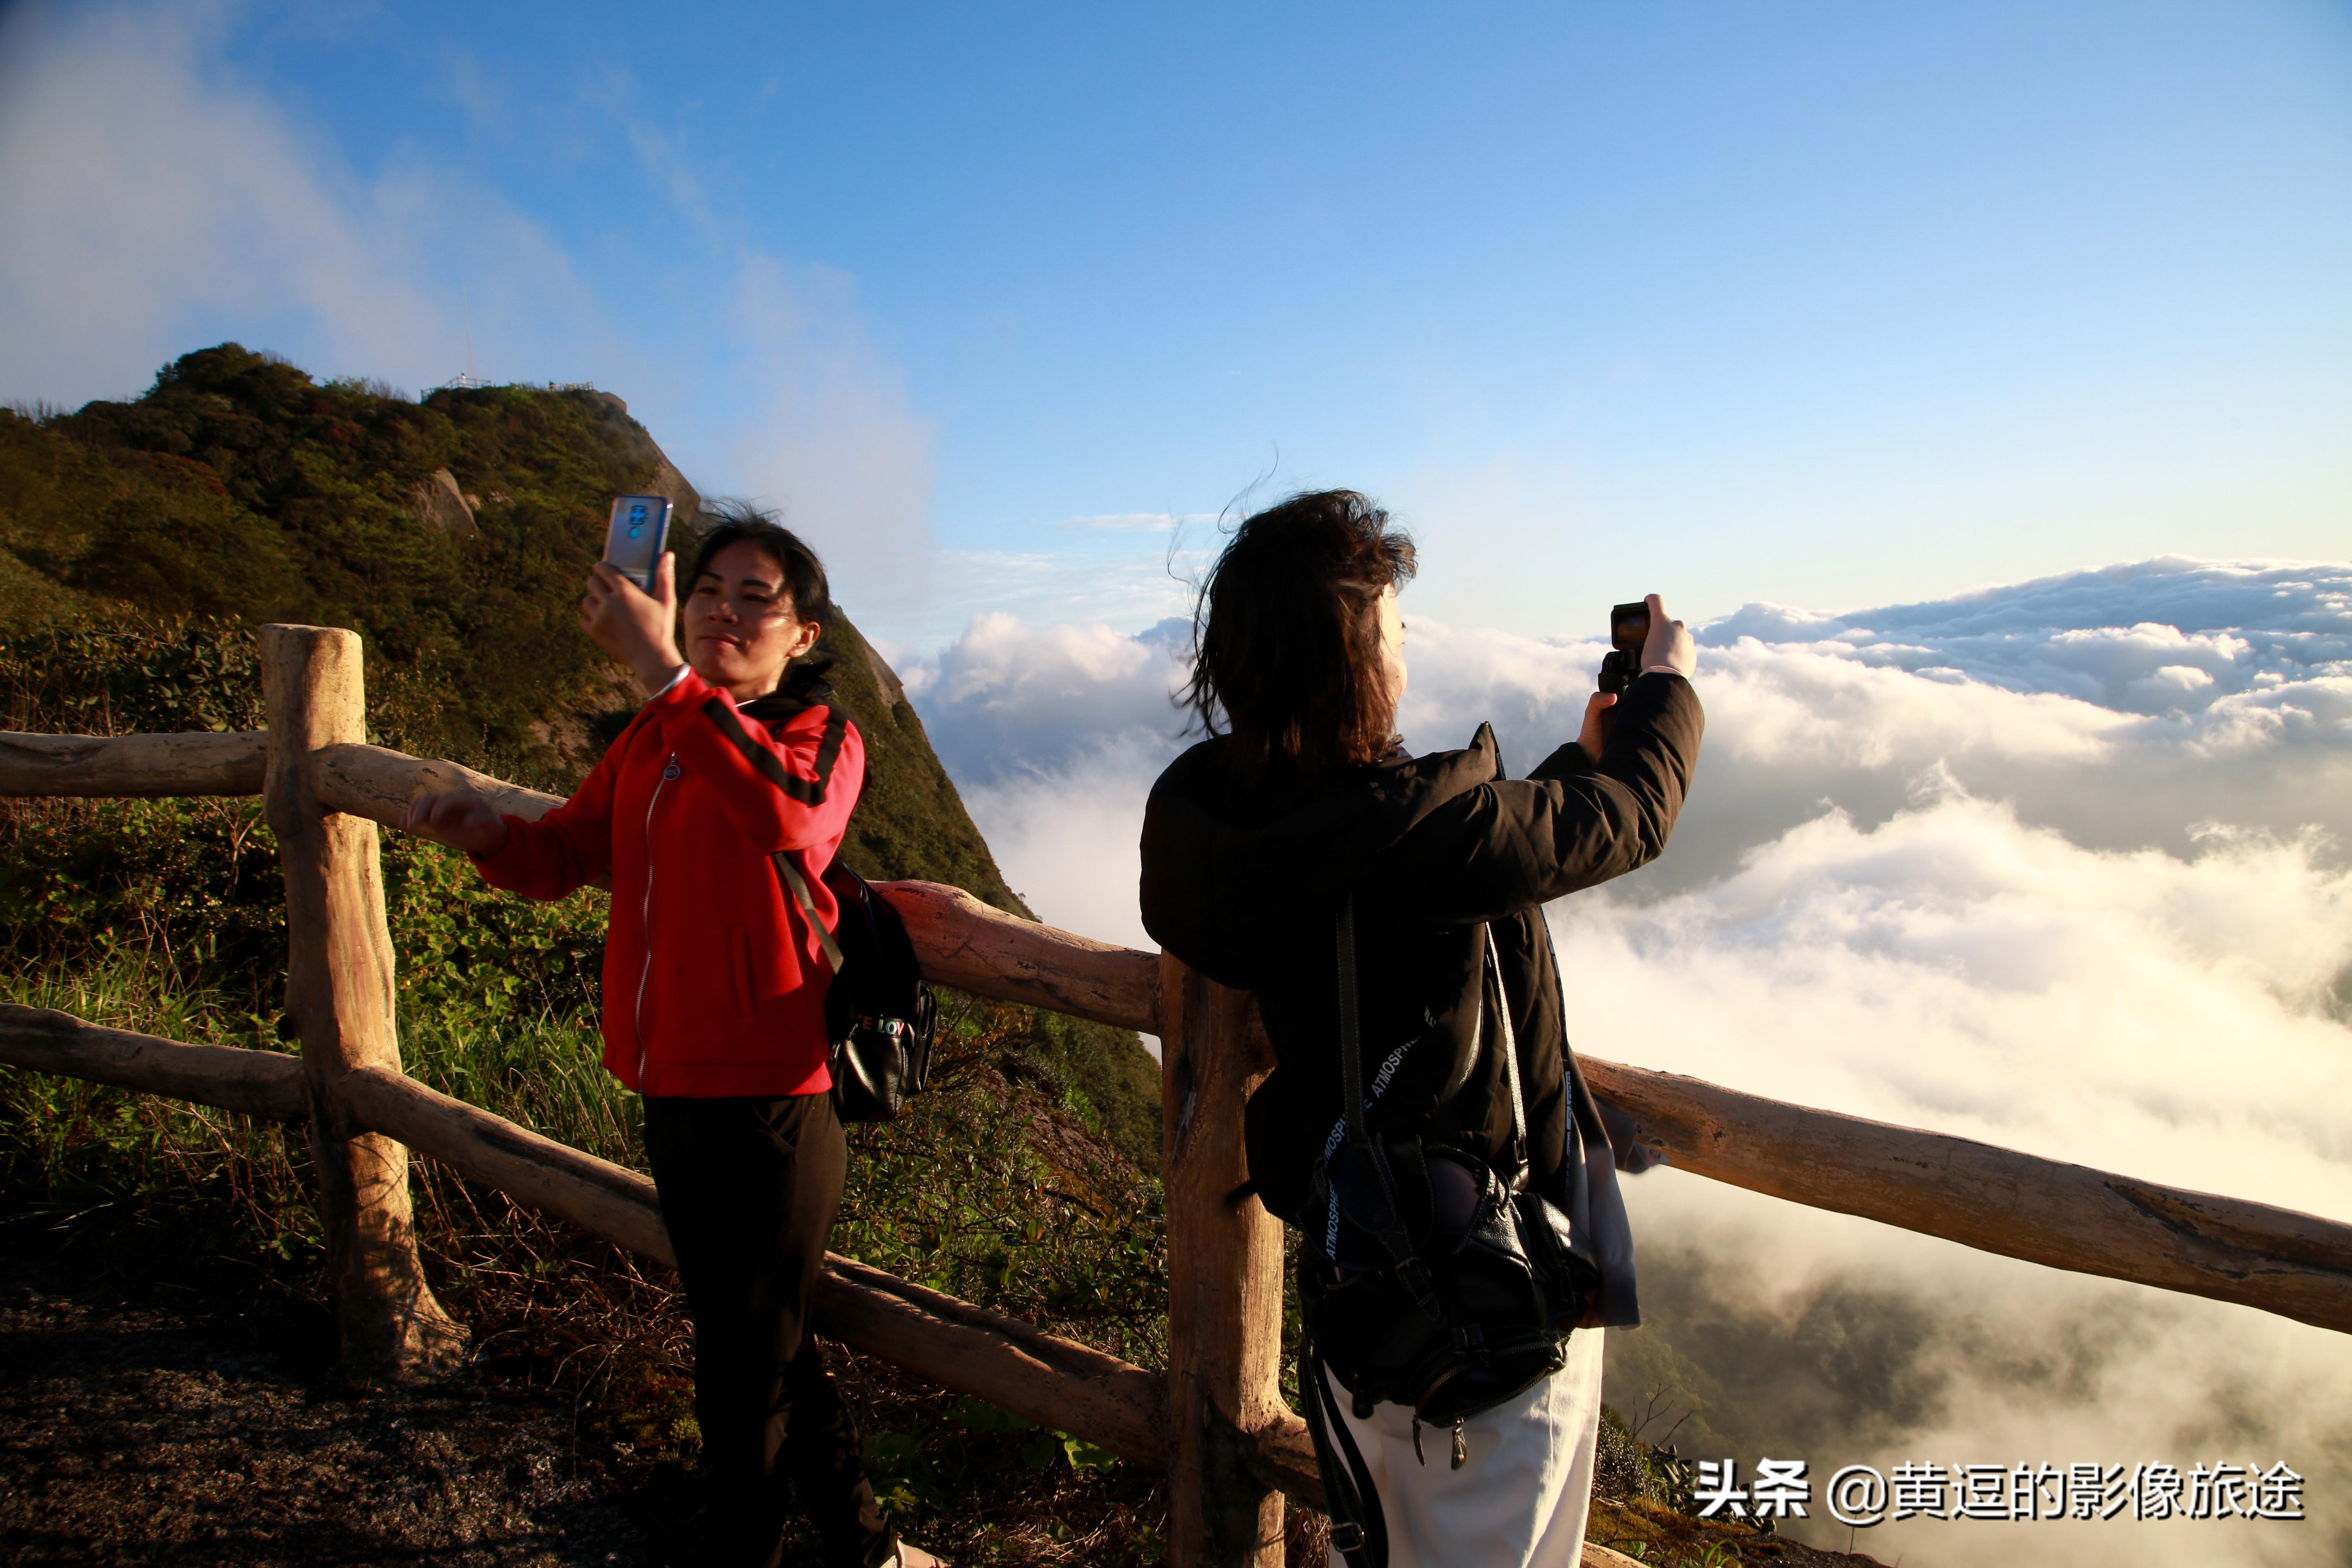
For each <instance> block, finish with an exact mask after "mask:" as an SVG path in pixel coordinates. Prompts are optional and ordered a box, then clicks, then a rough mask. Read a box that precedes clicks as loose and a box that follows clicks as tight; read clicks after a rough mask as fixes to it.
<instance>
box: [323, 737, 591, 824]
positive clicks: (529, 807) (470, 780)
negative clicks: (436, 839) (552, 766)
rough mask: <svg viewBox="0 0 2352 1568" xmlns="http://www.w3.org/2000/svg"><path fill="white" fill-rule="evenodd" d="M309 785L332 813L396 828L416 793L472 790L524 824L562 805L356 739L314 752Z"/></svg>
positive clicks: (556, 798) (467, 771) (450, 766)
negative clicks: (519, 818) (355, 741)
mask: <svg viewBox="0 0 2352 1568" xmlns="http://www.w3.org/2000/svg"><path fill="white" fill-rule="evenodd" d="M310 787H311V789H312V791H313V792H314V793H315V794H316V795H318V797H319V804H320V805H323V806H325V807H326V808H327V809H328V810H329V811H340V812H344V813H347V814H349V815H351V816H364V817H366V818H367V819H368V820H369V821H371V822H380V823H382V824H383V826H386V827H398V826H400V821H401V814H402V813H404V812H405V811H406V810H407V809H408V803H409V802H410V801H412V800H415V798H416V797H417V796H418V795H435V794H438V793H440V792H442V791H444V790H453V789H463V790H471V791H473V793H474V794H476V795H480V796H481V797H482V798H483V799H484V800H487V801H488V802H489V803H490V805H492V806H494V807H495V808H497V809H498V810H499V812H501V813H502V814H504V815H506V816H520V817H521V818H522V819H523V820H524V821H525V822H537V821H538V820H539V819H540V818H541V817H542V816H546V815H547V814H548V813H549V812H551V811H553V810H554V809H555V808H556V807H557V806H559V805H562V804H563V797H562V795H542V794H541V793H540V792H539V791H538V790H535V789H525V788H523V787H522V786H521V785H520V784H509V783H507V781H506V780H504V779H496V778H492V777H491V776H490V775H489V774H488V773H476V772H475V771H474V770H473V769H471V768H467V767H460V766H459V765H458V764H457V763H446V762H442V761H439V760H438V759H435V758H427V757H412V756H410V755H409V754H408V753H407V752H394V751H390V750H387V749H386V748H384V747H383V746H369V745H362V744H356V743H345V744H341V745H327V746H321V747H320V748H319V750H318V751H317V752H314V753H312V755H311V758H310Z"/></svg>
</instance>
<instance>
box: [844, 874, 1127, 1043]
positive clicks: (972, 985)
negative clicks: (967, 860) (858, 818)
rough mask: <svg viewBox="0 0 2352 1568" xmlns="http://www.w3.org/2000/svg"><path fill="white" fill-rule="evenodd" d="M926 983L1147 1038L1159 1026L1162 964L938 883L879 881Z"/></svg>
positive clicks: (1115, 945)
mask: <svg viewBox="0 0 2352 1568" xmlns="http://www.w3.org/2000/svg"><path fill="white" fill-rule="evenodd" d="M876 886H877V887H878V888H880V889H881V890H882V894H883V896H884V897H885V898H887V899H888V900H890V904H891V907H892V908H894V909H896V910H898V918H899V919H900V920H902V921H906V922H907V934H908V936H909V937H910V938H912V939H913V941H914V943H915V954H916V957H917V958H918V959H919V961H920V962H921V963H922V966H923V973H924V975H925V976H926V977H928V978H929V979H931V980H935V981H937V982H938V983H939V984H942V985H952V986H954V987H956V989H958V990H960V991H969V992H971V993H972V994H974V995H978V996H992V997H994V998H995V999H996V1000H998V1001H1000V1002H1021V1003H1025V1004H1027V1005H1030V1006H1033V1007H1044V1008H1046V1009H1048V1010H1050V1011H1052V1012H1055V1013H1067V1014H1070V1015H1072V1016H1075V1017H1079V1018H1091V1019H1093V1020H1094V1021H1095V1022H1096V1023H1097V1024H1110V1025H1115V1026H1118V1027H1119V1028H1122V1029H1139V1030H1141V1031H1143V1032H1144V1033H1146V1034H1150V1033H1152V1032H1154V1031H1156V1030H1157V1029H1158V1028H1159V1026H1160V961H1159V959H1158V958H1157V957H1156V956H1154V955H1153V954H1151V953H1148V952H1136V951H1135V950H1134V949H1133V948H1127V947H1120V946H1118V945H1117V944H1116V943H1113V942H1097V941H1096V940H1095V939H1094V938H1092V937H1088V936H1079V935H1077V934H1076V933H1075V932H1073V931H1061V930H1058V929H1056V928H1055V927H1053V926H1049V925H1040V924H1038V923H1037V922H1035V921H1024V920H1022V919H1021V918H1020V917H1018V916H1016V915H1008V914H1006V913H1005V912H1004V911H1003V910H999V909H993V908H992V907H990V906H989V905H987V904H983V903H982V902H981V901H980V900H978V899H975V898H973V897H972V896H971V894H970V893H967V892H965V891H964V890H963V889H961V888H949V887H943V886H941V885H940V883H937V882H913V881H908V882H880V883H877V884H876Z"/></svg>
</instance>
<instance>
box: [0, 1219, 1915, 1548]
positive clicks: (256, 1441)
mask: <svg viewBox="0 0 2352 1568" xmlns="http://www.w3.org/2000/svg"><path fill="white" fill-rule="evenodd" d="M22 1236H23V1232H21V1231H19V1232H18V1233H17V1239H21V1238H22ZM334 1351H335V1345H334V1325H333V1322H332V1321H331V1318H330V1317H329V1315H328V1313H327V1311H326V1310H325V1309H324V1308H323V1307H322V1306H321V1305H320V1303H319V1302H318V1301H316V1300H310V1299H306V1298H305V1297H303V1296H301V1295H299V1293H291V1292H289V1291H287V1290H286V1289H282V1288H279V1287H278V1286H275V1285H273V1284H272V1283H271V1281H270V1280H269V1279H268V1277H267V1276H266V1275H262V1274H260V1273H258V1272H256V1271H252V1270H247V1269H241V1268H220V1269H218V1270H200V1271H197V1272H194V1273H191V1272H189V1271H188V1270H186V1269H185V1268H184V1267H174V1268H170V1269H164V1268H157V1269H154V1270H152V1271H142V1270H141V1269H140V1268H137V1267H136V1266H135V1265H127V1264H126V1263H125V1262H124V1261H123V1260H122V1259H121V1258H109V1257H106V1256H105V1255H102V1254H101V1255H99V1256H97V1257H87V1256H73V1255H56V1254H49V1253H47V1252H45V1251H43V1250H40V1249H33V1250H27V1249H26V1248H24V1247H10V1248H7V1249H0V1563H9V1564H24V1565H31V1564H49V1563H106V1564H142V1565H143V1564H159V1565H160V1564H173V1565H180V1564H187V1565H191V1568H193V1565H195V1564H207V1565H209V1564H239V1565H252V1568H278V1565H281V1564H282V1565H284V1568H298V1565H299V1568H362V1565H374V1564H394V1563H431V1564H436V1565H438V1564H450V1565H454V1568H494V1565H495V1568H556V1565H573V1564H612V1565H614V1568H690V1565H691V1564H692V1563H693V1562H694V1560H695V1559H694V1554H693V1553H692V1552H691V1551H690V1550H689V1549H688V1545H687V1542H688V1537H689V1534H690V1531H691V1528H692V1515H693V1506H694V1504H693V1494H692V1489H691V1486H690V1483H689V1482H688V1479H687V1476H686V1472H685V1470H684V1468H682V1466H681V1465H680V1464H678V1463H677V1461H676V1459H675V1458H674V1457H662V1458H647V1457H646V1456H645V1455H642V1454H639V1453H637V1452H635V1449H634V1447H633V1446H632V1445H631V1444H629V1443H626V1442H622V1443H615V1442H614V1441H613V1440H612V1438H613V1436H614V1426H612V1425H611V1424H610V1422H609V1421H606V1420H600V1419H599V1418H598V1417H597V1415H596V1413H594V1412H593V1411H592V1410H587V1409H585V1408H583V1407H582V1406H579V1405H575V1404H574V1403H573V1401H572V1399H571V1398H567V1397H561V1396H552V1395H550V1394H545V1393H541V1392H534V1391H533V1387H532V1385H531V1383H530V1380H527V1379H513V1378H503V1377H501V1376H499V1373H497V1371H496V1369H497V1367H498V1366H499V1364H500V1358H495V1357H486V1358H484V1359H483V1361H482V1363H481V1364H482V1366H483V1367H484V1368H485V1369H486V1370H485V1371H483V1372H481V1373H477V1374H474V1375H471V1376H467V1377H461V1378H459V1379H457V1380H455V1381H453V1382H450V1383H446V1384H439V1385H436V1386H433V1387H430V1388H423V1389H408V1388H387V1387H354V1386H352V1384H348V1383H346V1382H344V1381H343V1380H342V1379H341V1378H340V1377H339V1376H338V1375H337V1374H336V1373H335V1370H334V1364H333V1363H334ZM840 1370H841V1371H842V1372H843V1373H845V1380H846V1382H847V1383H848V1384H849V1386H850V1389H851V1392H852V1396H853V1398H854V1399H857V1400H858V1401H859V1402H860V1403H861V1404H865V1405H869V1406H870V1405H873V1404H874V1403H876V1402H877V1401H878V1403H879V1405H881V1406H883V1407H885V1408H887V1407H888V1406H890V1405H895V1404H897V1403H899V1402H901V1401H903V1400H905V1399H906V1398H907V1397H908V1395H909V1394H913V1393H914V1392H915V1391H911V1390H896V1389H893V1388H890V1387H888V1386H887V1384H889V1382H890V1381H891V1380H890V1379H889V1378H888V1377H887V1372H886V1370H885V1369H881V1368H879V1367H875V1366H867V1365H862V1364H859V1365H845V1366H843V1367H841V1368H840ZM877 1374H880V1375H879V1376H878V1377H877ZM1605 1469H1606V1467H1604V1470H1605ZM1604 1479H1607V1478H1606V1476H1604ZM1024 1484H1028V1483H1024ZM1070 1501H1076V1500H1075V1499H1072V1500H1070ZM1097 1507H1098V1505H1097ZM1034 1511H1036V1510H1034V1509H1024V1510H1021V1512H1022V1513H1024V1515H1025V1514H1027V1513H1031V1512H1034ZM1076 1511H1077V1510H1074V1512H1076ZM1087 1511H1092V1510H1087ZM1320 1524H1321V1521H1319V1520H1314V1519H1311V1517H1308V1516H1300V1517H1296V1518H1294V1520H1293V1521H1292V1526H1293V1528H1292V1534H1293V1537H1294V1540H1293V1542H1292V1544H1293V1546H1294V1548H1306V1549H1307V1550H1305V1551H1295V1552H1294V1558H1293V1560H1294V1561H1314V1560H1319V1557H1320V1552H1319V1551H1318V1550H1315V1549H1317V1548H1319V1546H1320V1544H1321V1542H1320V1539H1319V1538H1320V1534H1321V1531H1320V1529H1319V1526H1320ZM1039 1528H1040V1525H1039V1521H1037V1520H1035V1519H1022V1520H1014V1519H1012V1518H1008V1519H1006V1520H1003V1521H997V1523H996V1524H995V1525H994V1527H993V1528H991V1527H990V1526H989V1525H988V1524H985V1523H982V1524H980V1525H979V1527H978V1529H977V1531H976V1532H965V1531H951V1532H950V1533H951V1534H955V1535H965V1534H967V1533H970V1534H971V1538H970V1539H963V1540H959V1541H956V1542H953V1544H954V1545H955V1546H956V1547H958V1548H959V1549H960V1550H958V1552H957V1555H958V1556H959V1557H962V1558H969V1557H971V1554H972V1553H973V1552H975V1551H977V1552H978V1553H979V1555H980V1556H982V1557H993V1556H995V1555H996V1554H997V1552H996V1550H995V1548H997V1547H998V1546H1000V1545H1004V1544H1011V1542H1009V1541H1008V1540H1005V1539H1004V1537H1008V1536H1010V1535H1013V1534H1036V1533H1038V1531H1039ZM1000 1532H1001V1533H1000ZM992 1535H996V1536H999V1538H1000V1539H999V1540H998V1541H996V1542H989V1541H987V1540H986V1538H987V1537H989V1536H992ZM1592 1539H1593V1540H1595V1541H1596V1542H1609V1543H1611V1544H1612V1545H1615V1546H1617V1547H1618V1548H1619V1549H1621V1550H1622V1551H1625V1552H1629V1553H1631V1554H1632V1556H1633V1559H1634V1560H1635V1561H1638V1562H1641V1563H1649V1564H1661V1563H1664V1564H1684V1563H1705V1564H1708V1565H1710V1568H1714V1565H1718V1564H1722V1565H1727V1564H1731V1563H1741V1562H1746V1563H1774V1564H1776V1565H1781V1568H1810V1565H1814V1564H1819V1565H1822V1568H1828V1565H1830V1564H1837V1565H1840V1568H1846V1565H1852V1568H1864V1565H1865V1564H1869V1563H1870V1560H1869V1559H1867V1558H1862V1557H1847V1556H1844V1555H1843V1554H1838V1553H1832V1552H1813V1551H1811V1550H1808V1549H1807V1548H1805V1547H1802V1546H1801V1545H1798V1544H1797V1543H1795V1542H1788V1541H1784V1540H1775V1539H1772V1538H1769V1537H1764V1536H1759V1535H1757V1534H1755V1533H1754V1532H1753V1531H1748V1530H1746V1529H1744V1528H1738V1527H1725V1526H1722V1525H1718V1524H1716V1523H1714V1522H1713V1521H1699V1520H1694V1519H1691V1518H1689V1517H1688V1516H1687V1515H1681V1514H1677V1513H1675V1512H1674V1511H1673V1510H1670V1509H1665V1508H1663V1507H1658V1506H1655V1505H1654V1504H1651V1503H1646V1502H1643V1501H1640V1500H1630V1499H1628V1500H1620V1501H1618V1502H1615V1503H1612V1502H1609V1501H1596V1503H1595V1506H1594V1510H1593V1519H1592ZM941 1544H943V1545H946V1544H949V1542H941ZM1066 1544H1067V1546H1068V1547H1069V1548H1070V1549H1071V1553H1072V1557H1071V1560H1077V1561H1084V1560H1086V1559H1087V1557H1088V1556H1089V1555H1090V1553H1088V1552H1087V1551H1086V1550H1085V1546H1086V1542H1083V1541H1079V1540H1071V1541H1069V1542H1067V1543H1066ZM1030 1545H1031V1546H1032V1547H1033V1548H1035V1549H1038V1550H1032V1551H1025V1552H1016V1553H1015V1555H1016V1556H1017V1557H1019V1558H1021V1559H1023V1560H1042V1561H1054V1560H1061V1559H1063V1558H1064V1556H1065V1554H1064V1553H1063V1552H1055V1551H1054V1550H1053V1549H1052V1543H1051V1542H1045V1541H1044V1540H1042V1539H1041V1540H1040V1541H1038V1542H1032V1543H1030ZM1873 1568H1874V1565H1873Z"/></svg>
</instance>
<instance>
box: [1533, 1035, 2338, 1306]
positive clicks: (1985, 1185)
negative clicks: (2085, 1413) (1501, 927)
mask: <svg viewBox="0 0 2352 1568" xmlns="http://www.w3.org/2000/svg"><path fill="white" fill-rule="evenodd" d="M1578 1059H1579V1061H1580V1062H1581V1064H1582V1065H1583V1068H1584V1071H1585V1075H1586V1077H1587V1078H1588V1079H1590V1080H1591V1085H1592V1090H1593V1092H1594V1093H1595V1094H1598V1095H1600V1096H1601V1097H1602V1098H1603V1099H1606V1100H1612V1101H1613V1102H1615V1103H1616V1104H1617V1105H1618V1106H1619V1107H1621V1108H1622V1110H1624V1111H1625V1113H1626V1114H1627V1115H1629V1116H1631V1117H1632V1118H1633V1122H1634V1125H1635V1127H1636V1128H1637V1129H1638V1130H1639V1135H1640V1137H1641V1140H1642V1142H1645V1143H1652V1144H1655V1145H1658V1146H1660V1147H1662V1148H1664V1150H1665V1151H1666V1152H1667V1155H1668V1157H1669V1163H1672V1164H1674V1165H1675V1166H1677V1167H1679V1168H1680V1169H1682V1170H1685V1171H1690V1172H1693V1173H1696V1174H1698V1175H1702V1176H1710V1177H1713V1178H1714V1179H1715V1180H1717V1181H1718V1182H1728V1183H1730V1184H1732V1185H1734V1186H1739V1187H1746V1188H1748V1189H1749V1190H1750V1191H1752V1192H1759V1193H1767V1194H1770V1195H1771V1196H1773V1197H1776V1198H1786V1199H1788V1200H1789V1201H1790V1202H1791V1203H1799V1204H1806V1205H1811V1206H1812V1207H1814V1208H1822V1209H1834V1210H1836V1211H1837V1212H1839V1213H1841V1214H1852V1215H1862V1216H1863V1217H1864V1218H1865V1219H1874V1220H1877V1221H1879V1222H1880V1223H1881V1224H1884V1225H1892V1226H1901V1227H1902V1228H1904V1229H1905V1230H1916V1231H1919V1232H1921V1233H1923V1234H1925V1235H1927V1236H1937V1237H1943V1238H1944V1239H1945V1240H1947V1241H1957V1242H1958V1243H1960V1244H1961V1245H1962V1246H1964V1247H1977V1248H1979V1250H1982V1251H1985V1252H1997V1253H2000V1254H2002V1255H2003V1256H2005V1257H2009V1258H2024V1259H2026V1260H2027V1261H2028V1262H2032V1263H2044V1264H2048V1265H2049V1266H2050V1267H2052V1268H2067V1269H2072V1270H2074V1272H2075V1273H2078V1274H2102V1275H2105V1276H2106V1277H2108V1278H2109V1279H2129V1280H2132V1281H2134V1282H2136V1283H2137V1284H2141V1285H2154V1286H2157V1287H2158V1288H2160V1289H2167V1290H2179V1291H2183V1292H2186V1293H2187V1294H2189V1295H2192V1296H2210V1297H2212V1298H2213V1299H2215V1300H2221V1301H2235V1302H2239V1303H2241V1304H2242V1305H2244V1306H2249V1307H2259V1308H2261V1309H2262V1310H2264V1311H2267V1312H2276V1313H2279V1314H2280V1315H2281V1316H2283V1317H2289V1318H2295V1319H2299V1320H2301V1321H2304V1322H2306V1323H2312V1324H2315V1325H2317V1326H2318V1327H2320V1328H2323V1329H2335V1330H2336V1331H2339V1332H2347V1333H2352V1225H2346V1224H2343V1223H2342V1222H2340V1221H2336V1220H2331V1219H2322V1218H2320V1217H2319V1216H2318V1215H2307V1214H2298V1213H2296V1212H2294V1210H2292V1209H2282V1208H2273V1207H2271V1206H2270V1205H2266V1204H2257V1203H2249V1202H2246V1201H2245V1200H2243V1199H2242V1198H2226V1197H2218V1196H2215V1195H2214V1194H2210V1193H2192V1192H2180V1191H2176V1190H2173V1189H2169V1188H2166V1187H2161V1186H2158V1185H2157V1184H2155V1183H2152V1182H2142V1181H2137V1180H2135V1179H2133V1178H2132V1177H2129V1176H2118V1175H2116V1174H2113V1173H2109V1172H2106V1171H2096V1170H2093V1169H2092V1168H2090V1167H2089V1166H2087V1165H2071V1164H2067V1163H2063V1162H2062V1161H2057V1160H2044V1159H2041V1158H2039V1157H2037V1156H2035V1155H2032V1154H2021V1153H2019V1152H2017V1151H2015V1150H2013V1149H2002V1148H2000V1147H1997V1146H1996V1145H1993V1144H1990V1143H1979V1142H1974V1141H1973V1140H1970V1139H1967V1138H1954V1137H1950V1136H1948V1135H1946V1134H1944V1133H1940V1132H1923V1131H1919V1130H1917V1129H1916V1128H1911V1127H1896V1126H1893V1125H1890V1124H1889V1123H1886V1122H1884V1121H1864V1120H1863V1119H1862V1118H1861V1117H1858V1116H1843V1115H1840V1114H1838V1113H1837V1112H1836V1111H1832V1110H1809V1109H1807V1108H1805V1107H1803V1106H1801V1105H1788V1104H1783V1103H1782V1102H1781V1101H1780V1100H1765V1099H1762V1098H1760V1097H1759V1096H1756V1095H1752V1094H1742V1093H1739V1092H1738V1090H1736V1089H1723V1088H1719V1087H1717V1085H1715V1084H1711V1083H1705V1082H1702V1081H1700V1080H1699V1079H1692V1078H1682V1077H1678V1076H1676V1075H1675V1074H1672V1073H1662V1072H1652V1071H1650V1070H1648V1069H1647V1068H1631V1067H1621V1066H1619V1065H1617V1064H1616V1063H1614V1062H1605V1061H1596V1060H1594V1059H1593V1058H1590V1057H1581V1058H1578Z"/></svg>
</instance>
